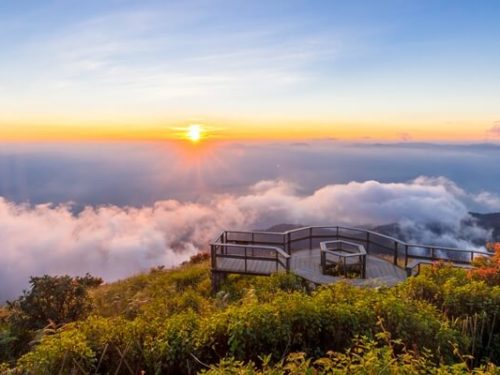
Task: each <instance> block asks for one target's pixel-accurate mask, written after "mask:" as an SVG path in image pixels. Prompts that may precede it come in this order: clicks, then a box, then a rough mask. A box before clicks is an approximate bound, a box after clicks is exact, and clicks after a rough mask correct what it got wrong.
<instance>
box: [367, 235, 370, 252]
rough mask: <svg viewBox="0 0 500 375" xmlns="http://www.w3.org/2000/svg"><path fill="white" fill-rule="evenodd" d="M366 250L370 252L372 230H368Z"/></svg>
mask: <svg viewBox="0 0 500 375" xmlns="http://www.w3.org/2000/svg"><path fill="white" fill-rule="evenodd" d="M366 252H367V253H369V252H370V232H366Z"/></svg>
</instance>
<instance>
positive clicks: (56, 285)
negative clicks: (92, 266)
mask: <svg viewBox="0 0 500 375" xmlns="http://www.w3.org/2000/svg"><path fill="white" fill-rule="evenodd" d="M100 284H102V279H100V278H96V277H93V276H91V275H89V274H86V275H85V276H84V277H71V276H67V275H66V276H48V275H45V276H42V277H31V279H30V285H31V289H30V290H27V291H26V290H25V291H24V292H23V295H22V296H21V297H19V298H18V299H17V300H15V301H13V302H7V307H8V310H9V311H10V315H9V318H8V319H9V323H10V324H11V325H12V326H13V327H15V328H17V329H22V330H38V329H42V328H44V327H46V326H47V325H53V326H56V327H57V326H60V325H62V324H65V323H69V322H73V321H76V320H78V319H81V318H84V317H86V316H87V315H88V314H89V313H90V311H91V309H92V303H91V299H90V297H89V295H88V290H89V289H91V288H95V287H97V286H99V285H100Z"/></svg>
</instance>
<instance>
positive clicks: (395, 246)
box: [394, 241, 398, 266]
mask: <svg viewBox="0 0 500 375" xmlns="http://www.w3.org/2000/svg"><path fill="white" fill-rule="evenodd" d="M394 265H395V266H397V265H398V241H394Z"/></svg>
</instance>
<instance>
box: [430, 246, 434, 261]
mask: <svg viewBox="0 0 500 375" xmlns="http://www.w3.org/2000/svg"><path fill="white" fill-rule="evenodd" d="M434 258H435V255H434V248H433V247H431V259H432V260H434Z"/></svg>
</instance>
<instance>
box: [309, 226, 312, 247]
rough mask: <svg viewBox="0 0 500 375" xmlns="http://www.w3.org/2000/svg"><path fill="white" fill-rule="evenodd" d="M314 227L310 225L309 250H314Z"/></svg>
mask: <svg viewBox="0 0 500 375" xmlns="http://www.w3.org/2000/svg"><path fill="white" fill-rule="evenodd" d="M312 241H313V239H312V227H309V250H312Z"/></svg>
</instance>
